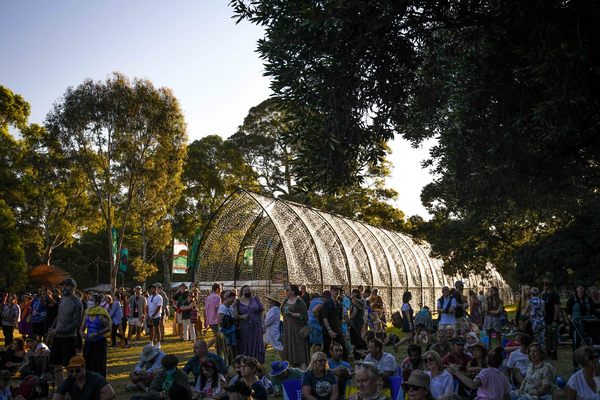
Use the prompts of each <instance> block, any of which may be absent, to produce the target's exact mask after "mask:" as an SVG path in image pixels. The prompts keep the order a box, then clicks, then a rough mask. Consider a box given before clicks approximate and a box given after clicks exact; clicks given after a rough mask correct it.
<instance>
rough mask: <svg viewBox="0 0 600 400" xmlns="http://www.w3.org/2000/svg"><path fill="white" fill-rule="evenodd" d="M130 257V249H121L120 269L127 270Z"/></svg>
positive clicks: (123, 271)
mask: <svg viewBox="0 0 600 400" xmlns="http://www.w3.org/2000/svg"><path fill="white" fill-rule="evenodd" d="M128 258H129V250H127V249H121V262H120V263H119V271H121V272H122V273H125V272H126V271H127V263H128Z"/></svg>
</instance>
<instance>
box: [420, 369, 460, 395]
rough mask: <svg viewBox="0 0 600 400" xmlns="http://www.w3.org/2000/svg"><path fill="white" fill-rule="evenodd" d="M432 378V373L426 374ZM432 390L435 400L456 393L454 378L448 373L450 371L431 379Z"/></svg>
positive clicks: (427, 372)
mask: <svg viewBox="0 0 600 400" xmlns="http://www.w3.org/2000/svg"><path fill="white" fill-rule="evenodd" d="M425 373H426V374H427V375H429V377H430V378H431V372H429V371H426V372H425ZM429 388H430V389H431V395H432V396H433V398H434V399H437V398H438V397H440V396H441V395H443V394H450V393H454V378H453V377H452V375H451V374H450V372H448V370H444V371H443V372H442V373H441V374H439V375H438V376H436V377H434V378H431V384H430V386H429Z"/></svg>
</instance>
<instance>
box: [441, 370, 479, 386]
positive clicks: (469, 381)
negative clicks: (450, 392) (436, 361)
mask: <svg viewBox="0 0 600 400" xmlns="http://www.w3.org/2000/svg"><path fill="white" fill-rule="evenodd" d="M448 372H450V373H451V374H452V375H453V376H455V377H456V378H457V379H458V380H459V381H461V382H462V383H464V384H465V385H467V386H468V387H469V388H470V389H473V390H475V389H477V388H478V387H480V386H481V380H480V379H479V378H475V380H473V379H471V378H469V377H468V376H466V375H465V374H463V373H462V372H460V370H458V369H457V368H455V367H448Z"/></svg>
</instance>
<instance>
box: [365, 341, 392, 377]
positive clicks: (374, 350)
mask: <svg viewBox="0 0 600 400" xmlns="http://www.w3.org/2000/svg"><path fill="white" fill-rule="evenodd" d="M364 361H365V362H370V363H373V364H375V366H376V367H377V370H378V371H379V373H380V374H381V375H383V376H386V377H389V376H393V375H396V370H397V365H396V358H395V357H394V356H393V355H391V354H390V353H386V352H384V351H383V343H381V340H379V339H377V338H373V339H371V340H369V354H367V356H366V357H365V360H364Z"/></svg>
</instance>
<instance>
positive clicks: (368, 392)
mask: <svg viewBox="0 0 600 400" xmlns="http://www.w3.org/2000/svg"><path fill="white" fill-rule="evenodd" d="M379 377H380V374H379V371H378V370H377V367H376V366H375V365H374V364H373V363H369V362H363V363H359V364H357V365H356V370H355V372H354V379H353V380H352V382H354V384H355V385H356V387H358V393H355V394H353V395H352V396H350V397H349V399H350V400H362V399H369V400H388V398H387V397H386V396H384V395H383V394H382V393H381V392H380V391H379Z"/></svg>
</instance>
